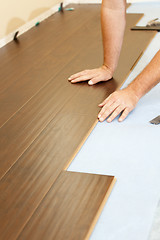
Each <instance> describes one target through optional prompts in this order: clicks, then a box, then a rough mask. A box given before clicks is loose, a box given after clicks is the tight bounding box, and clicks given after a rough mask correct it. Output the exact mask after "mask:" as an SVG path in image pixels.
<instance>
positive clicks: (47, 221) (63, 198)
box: [18, 172, 115, 240]
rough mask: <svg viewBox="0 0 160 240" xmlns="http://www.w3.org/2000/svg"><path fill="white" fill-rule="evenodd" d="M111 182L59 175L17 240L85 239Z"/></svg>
mask: <svg viewBox="0 0 160 240" xmlns="http://www.w3.org/2000/svg"><path fill="white" fill-rule="evenodd" d="M114 180H115V179H114V177H112V176H102V175H101V176H100V175H94V174H85V173H73V172H62V173H61V174H60V176H59V177H58V179H57V181H56V182H55V183H54V185H53V187H52V189H51V190H50V192H49V193H48V194H47V195H46V197H45V199H44V200H43V201H42V203H41V204H40V206H39V208H38V209H37V210H36V212H35V213H34V215H33V217H32V220H31V221H30V222H29V223H28V224H27V225H26V227H25V229H24V231H23V232H22V233H21V234H20V236H19V237H18V239H23V240H24V239H34V240H35V239H48V240H50V239H57V240H63V239H67V240H70V239H78V240H84V239H88V237H89V232H90V229H91V228H93V226H94V224H95V222H96V221H95V220H96V219H95V218H96V215H97V211H99V209H100V207H101V204H102V205H104V202H105V201H106V199H105V198H108V195H109V194H107V193H108V191H109V192H110V191H111V189H112V186H113V184H114ZM106 195H107V196H106Z"/></svg>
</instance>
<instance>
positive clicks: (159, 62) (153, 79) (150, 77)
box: [128, 51, 160, 99]
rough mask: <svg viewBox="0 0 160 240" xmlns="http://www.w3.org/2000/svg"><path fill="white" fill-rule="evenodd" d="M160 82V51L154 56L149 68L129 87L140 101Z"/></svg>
mask: <svg viewBox="0 0 160 240" xmlns="http://www.w3.org/2000/svg"><path fill="white" fill-rule="evenodd" d="M159 82H160V51H158V52H157V54H156V55H155V56H154V58H153V59H152V60H151V62H150V63H149V64H148V65H147V67H146V68H145V69H144V70H143V71H142V72H141V73H140V74H139V75H138V76H137V77H136V78H135V80H134V81H133V82H132V83H131V84H130V85H129V86H128V89H131V90H132V91H134V93H135V94H136V96H137V97H138V99H140V98H141V97H142V96H143V95H145V94H146V93H147V92H148V91H149V90H151V89H152V88H153V87H154V86H155V85H156V84H157V83H159Z"/></svg>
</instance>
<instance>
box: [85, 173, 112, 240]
mask: <svg viewBox="0 0 160 240" xmlns="http://www.w3.org/2000/svg"><path fill="white" fill-rule="evenodd" d="M116 181H117V179H116V178H115V177H113V180H112V182H111V185H110V186H109V189H108V191H107V193H106V195H105V197H104V199H103V201H102V203H101V205H100V208H99V209H98V211H97V213H96V215H95V217H94V219H93V221H92V223H91V227H90V229H89V231H88V233H87V235H86V237H85V239H84V240H88V239H89V237H90V235H91V233H92V232H93V230H94V227H95V225H96V223H97V221H98V219H99V217H100V215H101V213H102V210H103V208H104V206H105V204H106V202H107V200H108V198H109V196H110V194H111V191H112V189H113V187H114V185H115V183H116Z"/></svg>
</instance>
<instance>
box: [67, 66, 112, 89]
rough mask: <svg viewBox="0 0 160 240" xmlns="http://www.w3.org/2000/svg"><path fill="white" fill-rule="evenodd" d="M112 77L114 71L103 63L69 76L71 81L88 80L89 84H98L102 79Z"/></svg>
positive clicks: (105, 79)
mask: <svg viewBox="0 0 160 240" xmlns="http://www.w3.org/2000/svg"><path fill="white" fill-rule="evenodd" d="M111 78H112V72H111V70H110V69H109V68H107V67H106V66H105V65H103V66H102V67H100V68H95V69H91V70H84V71H81V72H78V73H76V74H73V75H72V76H70V77H69V78H68V80H69V81H70V82H71V83H77V82H82V81H88V84H89V85H93V84H96V83H98V82H101V81H108V80H109V79H111Z"/></svg>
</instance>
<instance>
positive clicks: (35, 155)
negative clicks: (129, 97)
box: [0, 81, 116, 239]
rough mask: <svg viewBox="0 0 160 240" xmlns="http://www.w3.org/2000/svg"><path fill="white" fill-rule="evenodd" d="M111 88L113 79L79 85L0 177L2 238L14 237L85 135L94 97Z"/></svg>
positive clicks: (91, 118)
mask: <svg viewBox="0 0 160 240" xmlns="http://www.w3.org/2000/svg"><path fill="white" fill-rule="evenodd" d="M115 88H116V83H115V82H114V81H109V82H107V83H101V84H98V85H96V86H92V87H89V86H88V85H87V83H82V84H79V89H78V91H77V92H76V94H75V95H74V96H73V97H72V98H71V99H70V100H69V101H68V102H66V104H65V107H63V109H62V110H61V111H60V112H59V113H57V115H56V117H55V118H54V119H53V120H52V121H51V122H50V124H49V125H48V126H47V127H46V128H45V129H44V130H43V131H42V133H41V134H40V135H39V137H38V138H36V140H35V141H34V142H33V143H32V144H31V146H30V147H29V148H28V149H27V150H26V151H25V152H24V154H23V155H22V156H21V157H20V158H19V160H18V161H17V162H16V163H15V164H14V166H13V167H12V168H11V169H10V171H8V172H7V174H5V176H4V177H3V178H2V179H1V181H0V193H2V194H0V196H1V197H0V206H1V215H0V226H1V228H0V235H1V236H2V237H3V238H4V239H16V238H17V236H18V234H19V233H20V232H21V230H22V229H23V227H24V226H25V224H26V223H27V222H28V221H29V219H30V217H31V216H32V214H33V213H34V211H35V209H36V208H37V207H38V205H39V204H40V202H41V201H42V199H43V198H44V197H45V195H46V193H47V192H48V191H49V189H50V188H51V186H52V184H53V183H54V181H55V180H56V178H57V177H58V175H59V174H60V172H61V171H62V169H64V168H66V166H67V165H68V164H69V163H70V159H72V158H73V153H75V152H77V150H78V149H79V145H80V144H81V142H83V139H84V137H85V136H86V135H88V131H90V129H91V128H92V126H93V122H94V120H95V118H96V115H97V112H98V106H96V108H95V106H94V105H93V104H92V102H93V101H94V98H95V97H96V99H97V100H98V101H101V100H102V99H103V98H104V97H105V96H106V95H109V93H111V92H112V91H113V90H115ZM79 104H81V108H80V107H79ZM8 183H12V184H8Z"/></svg>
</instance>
